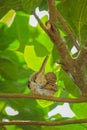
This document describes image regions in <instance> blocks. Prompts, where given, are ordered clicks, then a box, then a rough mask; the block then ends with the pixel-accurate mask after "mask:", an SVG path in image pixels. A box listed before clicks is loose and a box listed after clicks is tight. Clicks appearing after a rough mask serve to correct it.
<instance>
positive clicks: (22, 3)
mask: <svg viewBox="0 0 87 130" xmlns="http://www.w3.org/2000/svg"><path fill="white" fill-rule="evenodd" d="M41 2H42V1H41V0H15V1H13V0H8V1H7V0H3V1H0V18H1V17H2V16H3V15H5V14H6V13H7V12H8V11H9V10H11V9H14V10H16V11H25V12H27V13H32V12H33V11H34V10H35V8H36V7H38V6H39V5H40V4H41Z"/></svg>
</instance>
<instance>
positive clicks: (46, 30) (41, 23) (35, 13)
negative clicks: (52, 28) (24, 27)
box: [33, 12, 48, 34]
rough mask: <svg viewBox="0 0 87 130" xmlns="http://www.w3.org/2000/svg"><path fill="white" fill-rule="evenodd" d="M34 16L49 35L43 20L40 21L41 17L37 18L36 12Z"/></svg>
mask: <svg viewBox="0 0 87 130" xmlns="http://www.w3.org/2000/svg"><path fill="white" fill-rule="evenodd" d="M33 15H34V16H35V18H36V20H37V21H38V23H39V25H40V27H41V28H42V29H43V30H44V31H45V32H46V33H47V34H48V31H47V29H46V28H45V26H44V24H43V23H42V22H41V20H40V19H39V17H38V16H37V14H36V13H35V12H34V13H33Z"/></svg>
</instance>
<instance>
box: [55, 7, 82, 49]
mask: <svg viewBox="0 0 87 130" xmlns="http://www.w3.org/2000/svg"><path fill="white" fill-rule="evenodd" d="M57 17H58V20H59V22H60V23H61V24H62V26H63V28H64V29H65V31H66V33H67V34H68V36H69V37H70V39H71V41H72V42H73V44H74V45H75V47H76V48H77V50H78V51H79V50H80V47H79V45H78V42H77V41H76V38H75V37H74V35H73V33H72V32H71V30H70V28H69V27H68V25H67V23H66V21H65V20H64V18H63V17H62V16H61V14H60V12H59V11H58V9H57Z"/></svg>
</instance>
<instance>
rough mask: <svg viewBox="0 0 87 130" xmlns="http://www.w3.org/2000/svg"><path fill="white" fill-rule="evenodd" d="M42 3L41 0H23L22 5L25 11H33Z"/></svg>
mask: <svg viewBox="0 0 87 130" xmlns="http://www.w3.org/2000/svg"><path fill="white" fill-rule="evenodd" d="M40 3H41V0H22V7H23V10H24V11H25V12H27V13H32V12H34V10H35V8H36V7H38V6H39V5H40Z"/></svg>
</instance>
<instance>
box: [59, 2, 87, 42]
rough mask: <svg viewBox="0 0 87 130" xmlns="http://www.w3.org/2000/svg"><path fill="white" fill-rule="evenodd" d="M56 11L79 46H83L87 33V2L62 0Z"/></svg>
mask: <svg viewBox="0 0 87 130" xmlns="http://www.w3.org/2000/svg"><path fill="white" fill-rule="evenodd" d="M57 7H58V9H59V11H60V12H61V14H62V15H63V17H64V18H65V20H66V22H67V23H68V25H69V26H70V28H71V30H72V31H73V33H74V34H75V36H76V38H77V39H78V40H79V42H80V43H81V44H84V42H85V40H86V39H87V38H86V33H87V17H86V14H87V1H86V0H64V1H62V2H61V3H60V4H58V6H57Z"/></svg>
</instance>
